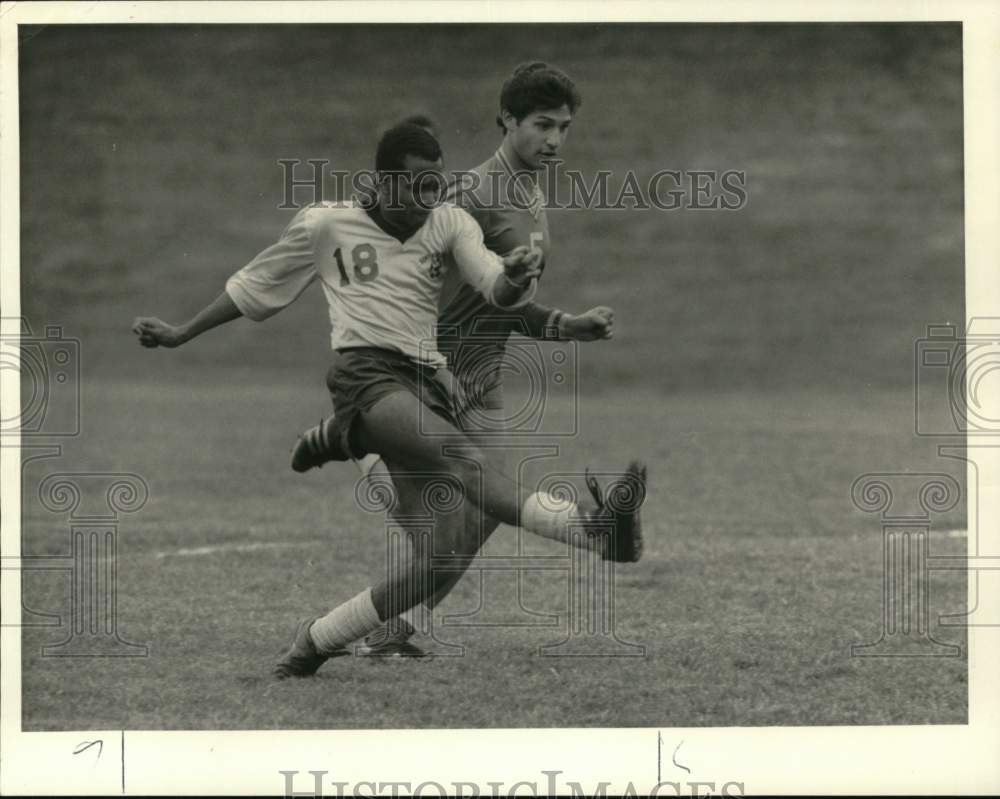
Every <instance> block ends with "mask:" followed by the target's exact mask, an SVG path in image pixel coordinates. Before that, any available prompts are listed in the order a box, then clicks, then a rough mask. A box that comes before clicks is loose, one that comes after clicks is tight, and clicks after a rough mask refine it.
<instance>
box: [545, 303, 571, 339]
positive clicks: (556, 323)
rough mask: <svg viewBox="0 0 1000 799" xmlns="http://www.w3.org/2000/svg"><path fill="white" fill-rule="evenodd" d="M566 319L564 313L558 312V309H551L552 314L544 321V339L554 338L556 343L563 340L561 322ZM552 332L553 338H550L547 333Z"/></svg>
mask: <svg viewBox="0 0 1000 799" xmlns="http://www.w3.org/2000/svg"><path fill="white" fill-rule="evenodd" d="M565 318H566V313H565V311H560V310H559V309H558V308H553V309H552V312H551V313H550V314H549V318H548V319H546V320H545V328H544V330H545V332H546V336H545V337H546V338H550V337H551V338H555V340H556V341H558V340H559V339H561V338H563V333H564V331H563V320H564V319H565ZM550 330H551V331H553V332H554V333H555V336H550V335H549V332H548V331H550Z"/></svg>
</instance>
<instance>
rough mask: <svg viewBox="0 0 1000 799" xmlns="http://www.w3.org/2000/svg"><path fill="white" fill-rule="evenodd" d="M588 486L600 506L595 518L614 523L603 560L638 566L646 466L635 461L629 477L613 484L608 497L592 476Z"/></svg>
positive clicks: (628, 472) (640, 551) (630, 468)
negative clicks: (640, 512)
mask: <svg viewBox="0 0 1000 799" xmlns="http://www.w3.org/2000/svg"><path fill="white" fill-rule="evenodd" d="M586 482H587V488H588V489H590V493H591V494H592V495H593V497H594V501H595V502H597V507H598V511H597V514H596V516H595V518H596V519H599V520H601V521H605V520H610V521H611V522H612V527H611V536H610V538H609V539H608V540H607V545H606V547H605V549H604V551H603V552H602V553H601V557H602V558H603V559H604V560H611V561H614V562H616V563H635V562H636V561H638V560H639V558H641V557H642V519H641V517H640V515H639V509H640V508H641V507H642V503H643V501H644V500H645V499H646V467H645V465H643V464H641V463H639V462H638V461H632V463H630V464H629V466H628V469H627V470H626V471H625V476H624V477H621V478H619V479H618V480H615V481H614V482H613V483H612V484H611V486H610V487H609V489H608V492H607V495H606V496H605V495H604V494H603V493H602V491H601V487H600V486H599V485H598V483H597V480H595V479H594V478H593V477H591V476H590V474H589V472H588V473H587V475H586Z"/></svg>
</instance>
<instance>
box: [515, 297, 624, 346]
mask: <svg viewBox="0 0 1000 799" xmlns="http://www.w3.org/2000/svg"><path fill="white" fill-rule="evenodd" d="M516 313H517V314H518V315H519V316H520V317H521V318H522V319H523V320H524V329H525V332H526V333H527V335H528V336H529V337H531V338H538V339H549V340H551V339H553V338H557V339H559V340H562V341H601V340H603V339H609V338H612V337H613V336H614V323H615V312H614V311H613V310H612V309H611V308H608V307H607V306H605V305H599V306H597V307H596V308H591V309H590V310H589V311H584V312H583V313H582V314H571V313H566V312H565V311H562V310H560V309H559V308H549V307H548V306H546V305H542V304H540V303H537V302H529V303H527V304H525V305H523V306H521V307H519V308H518V309H517V311H516Z"/></svg>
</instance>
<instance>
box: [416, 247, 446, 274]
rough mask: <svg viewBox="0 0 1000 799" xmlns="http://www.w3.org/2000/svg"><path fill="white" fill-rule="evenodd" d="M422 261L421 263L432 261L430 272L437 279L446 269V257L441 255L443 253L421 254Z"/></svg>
mask: <svg viewBox="0 0 1000 799" xmlns="http://www.w3.org/2000/svg"><path fill="white" fill-rule="evenodd" d="M420 263H421V264H426V263H430V265H431V268H430V270H429V271H428V274H429V275H430V276H431V277H432V278H435V279H437V278H439V277H441V273H442V272H443V271H444V258H442V257H441V253H437V252H432V253H428V254H427V255H424V256H421V258H420Z"/></svg>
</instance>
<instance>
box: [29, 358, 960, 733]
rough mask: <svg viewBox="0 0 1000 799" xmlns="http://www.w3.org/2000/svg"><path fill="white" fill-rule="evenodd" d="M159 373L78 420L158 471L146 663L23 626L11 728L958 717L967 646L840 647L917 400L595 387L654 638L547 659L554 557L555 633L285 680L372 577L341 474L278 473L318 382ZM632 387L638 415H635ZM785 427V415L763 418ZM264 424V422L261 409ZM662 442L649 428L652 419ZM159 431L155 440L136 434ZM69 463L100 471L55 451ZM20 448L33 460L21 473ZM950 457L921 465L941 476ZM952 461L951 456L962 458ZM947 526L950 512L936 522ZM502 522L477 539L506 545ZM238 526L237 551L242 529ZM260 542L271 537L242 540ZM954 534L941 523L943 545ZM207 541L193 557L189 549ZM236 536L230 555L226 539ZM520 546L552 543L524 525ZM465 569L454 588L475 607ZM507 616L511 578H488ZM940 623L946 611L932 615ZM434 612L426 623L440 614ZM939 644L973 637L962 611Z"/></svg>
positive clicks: (944, 597) (141, 619)
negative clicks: (861, 484) (17, 704)
mask: <svg viewBox="0 0 1000 799" xmlns="http://www.w3.org/2000/svg"><path fill="white" fill-rule="evenodd" d="M161 356H162V357H163V361H162V363H163V364H164V366H163V367H162V370H163V371H162V372H161V379H160V382H159V384H150V383H118V384H106V383H105V384H102V385H100V386H91V387H90V390H89V391H88V392H87V393H86V395H85V401H86V405H85V407H86V409H87V411H88V415H87V418H88V419H89V420H92V427H91V428H90V429H89V430H88V436H90V435H92V436H99V437H100V440H102V441H103V442H104V444H105V446H104V449H103V452H102V455H101V458H100V461H99V462H100V463H101V464H102V466H103V467H104V468H105V469H107V470H116V469H127V468H128V467H129V464H136V463H141V462H146V463H149V464H150V465H149V466H148V467H146V468H143V469H142V470H141V471H140V474H141V475H142V476H143V477H144V478H145V479H146V480H147V482H148V483H149V486H150V493H151V498H150V501H149V504H148V506H147V507H146V508H145V509H143V510H142V511H141V512H139V513H137V514H136V515H135V516H134V517H126V518H125V519H123V521H122V524H121V534H120V543H119V551H120V559H121V560H120V565H119V573H120V595H119V607H120V621H121V630H122V633H123V636H124V637H125V638H126V639H127V640H130V641H133V642H140V643H148V644H149V645H150V655H149V657H148V658H139V659H129V660H124V659H104V660H99V661H81V660H72V659H58V658H42V657H40V656H39V648H40V646H41V645H43V644H52V643H56V642H58V641H59V640H61V639H62V638H63V637H65V630H39V629H35V630H27V631H26V633H25V639H24V640H25V650H24V670H23V674H24V723H25V727H26V728H27V729H53V728H55V729H66V728H68V729H72V728H101V729H104V728H109V729H110V728H126V729H137V728H139V729H142V728H278V727H286V728H288V727H316V728H341V727H344V728H354V727H362V728H363V727H423V726H431V727H473V726H476V727H478V726H487V727H516V726H590V725H600V726H632V725H649V726H688V725H692V726H699V725H787V724H859V723H865V724H878V723H928V722H936V723H946V722H950V723H960V722H963V721H964V720H965V718H966V665H967V664H966V660H965V658H964V657H963V658H944V659H934V658H916V659H896V658H882V659H872V658H864V659H859V658H853V659H852V658H851V657H850V656H849V646H850V644H852V643H866V642H870V641H874V640H875V639H877V638H878V635H879V630H880V627H881V621H880V619H881V616H880V612H881V611H880V608H881V605H880V601H881V600H880V590H881V579H882V576H881V554H880V553H881V532H880V526H879V523H878V520H877V518H876V517H874V516H866V515H865V514H862V513H861V512H860V511H857V510H855V509H854V508H853V506H852V505H851V502H850V498H849V488H850V484H851V482H852V481H853V479H854V478H855V477H856V476H857V475H858V474H860V473H862V472H865V471H872V470H880V469H886V470H888V469H897V468H899V467H900V466H903V467H904V468H905V469H908V470H911V471H920V470H925V469H928V467H930V466H933V464H934V460H935V459H934V454H933V450H932V449H931V448H929V447H927V446H922V444H923V443H924V442H916V443H914V444H911V445H902V444H901V443H900V442H905V441H906V440H907V438H906V435H905V433H906V430H905V425H904V424H894V425H886V422H885V420H886V419H900V418H905V413H904V411H905V409H906V406H907V400H908V398H907V397H900V396H899V395H897V394H895V393H892V392H878V393H873V394H872V395H870V396H869V398H868V400H869V401H868V403H867V404H866V405H865V407H862V408H858V409H848V408H846V407H843V406H842V405H841V404H840V398H837V397H833V396H830V395H827V394H822V395H810V394H808V393H802V392H800V393H796V394H790V395H786V396H782V397H778V398H775V397H767V396H759V395H757V396H755V395H752V394H748V393H734V394H729V395H718V396H713V397H711V398H684V399H676V398H673V399H671V398H663V397H657V396H655V395H648V396H642V397H633V398H630V399H628V400H626V399H620V398H619V399H611V398H604V399H602V400H600V401H585V402H584V403H583V406H582V408H581V425H582V426H583V429H584V434H583V435H582V436H581V438H580V439H579V440H574V441H572V442H571V443H570V444H569V445H568V446H566V447H565V450H564V451H565V455H566V458H567V462H568V464H569V465H570V466H571V468H574V469H581V470H582V468H583V467H584V466H586V465H591V466H597V467H600V466H605V467H608V466H614V465H616V464H621V463H623V462H624V460H625V458H626V457H627V456H628V455H629V454H630V453H632V452H634V451H637V450H642V451H643V452H644V453H645V455H646V456H647V457H648V459H649V461H650V463H651V478H652V484H651V491H650V495H649V499H648V502H647V505H646V511H645V519H646V530H647V551H646V555H645V557H644V559H643V560H642V561H641V562H640V563H639V564H637V565H635V566H628V567H626V566H621V567H619V568H618V571H617V573H616V574H617V586H618V588H617V605H616V612H617V614H618V624H617V632H618V634H619V636H620V637H621V638H622V639H624V640H626V641H629V642H635V643H640V644H643V645H645V646H646V647H647V653H646V657H644V658H613V659H607V658H589V659H582V660H580V659H568V658H550V657H544V658H542V657H539V656H538V654H537V647H538V646H539V645H540V644H545V643H552V642H553V641H556V640H559V638H560V636H559V635H558V631H559V629H565V623H566V587H567V584H566V579H567V578H566V576H565V574H559V575H558V576H555V577H554V576H552V574H551V573H542V572H534V573H528V574H527V576H526V578H525V589H526V590H525V595H524V604H525V605H526V606H527V607H529V608H531V609H533V610H536V611H539V612H547V613H556V614H560V628H558V629H553V628H544V629H535V630H530V629H515V628H508V629H482V628H479V629H469V628H465V629H463V628H460V627H445V628H443V629H441V630H440V632H441V635H442V637H443V638H444V639H445V640H447V641H448V642H451V643H462V644H465V645H466V647H467V649H466V652H465V656H464V657H459V658H441V659H438V660H436V661H433V662H430V661H420V662H416V661H403V662H396V661H394V662H388V663H377V662H372V661H370V660H362V661H353V660H349V661H333V662H331V663H329V664H327V665H326V666H325V667H324V668H323V669H322V670H321V672H320V674H319V676H318V678H317V679H315V680H311V681H306V682H303V683H293V684H289V683H274V682H272V681H271V680H270V679H269V676H268V670H269V668H270V666H271V665H272V663H273V661H274V659H275V655H276V654H277V653H278V651H279V650H280V649H281V648H282V646H283V645H284V644H285V643H286V639H287V637H288V635H289V631H290V627H291V626H292V624H293V622H294V620H295V619H296V618H298V617H300V616H302V615H304V614H305V613H307V612H311V611H315V612H320V611H322V610H323V609H324V608H325V607H326V606H327V605H330V604H332V603H335V602H336V601H338V600H340V599H342V598H346V597H347V596H349V595H352V594H353V593H355V592H357V591H358V590H360V589H361V588H363V587H364V586H365V585H366V584H368V583H369V582H370V581H371V578H372V576H373V575H376V576H377V575H378V574H380V573H381V572H380V569H382V568H383V566H382V564H383V561H384V547H385V544H384V541H385V538H384V533H383V531H382V526H381V520H380V519H379V518H378V517H375V516H372V515H368V516H365V515H363V514H361V513H359V512H358V510H357V509H356V508H355V507H354V503H353V493H352V490H351V489H352V485H353V472H352V470H351V469H349V468H340V469H339V470H338V469H337V468H335V467H328V468H326V469H324V470H322V471H321V472H317V473H310V474H308V475H305V476H300V475H296V474H294V473H293V472H291V471H290V470H289V469H288V467H287V463H286V457H285V456H286V450H287V447H288V445H289V442H290V440H292V439H293V434H294V429H295V426H294V424H293V423H292V421H291V420H293V419H304V418H309V412H310V411H311V410H312V409H313V408H314V406H315V405H316V401H315V400H316V398H315V395H316V394H317V393H318V392H317V391H316V390H315V389H313V388H311V387H309V386H294V387H293V386H285V387H280V388H279V387H271V388H264V389H262V388H261V387H260V386H257V385H254V384H240V383H227V384H226V385H222V386H206V385H198V386H194V385H192V384H190V383H188V382H187V381H185V380H184V379H183V378H181V377H180V376H178V381H177V382H175V381H174V375H173V370H172V369H171V368H170V367H169V366H167V365H165V364H166V363H167V361H168V359H169V357H170V356H169V354H165V353H157V354H156V357H161ZM639 399H641V400H643V407H645V408H648V409H649V411H648V413H646V414H644V415H643V416H641V417H640V416H637V415H635V414H633V413H631V412H630V410H631V409H632V408H634V407H635V403H636V401H637V400H639ZM776 419H780V420H781V422H782V423H781V424H780V425H776V424H775V420H776ZM263 420H266V422H267V423H263ZM646 429H653V430H656V431H657V433H656V435H655V437H654V438H649V437H648V436H647V440H648V443H647V444H646V445H645V446H641V447H640V446H638V445H637V444H636V443H634V442H636V441H639V440H641V438H642V435H643V431H644V430H646ZM151 451H155V452H157V453H158V454H159V456H158V457H157V458H156V459H155V465H154V463H153V461H154V459H152V458H150V457H149V456H148V453H149V452H151ZM59 465H60V468H67V469H68V470H70V471H72V470H74V469H75V468H77V467H81V466H88V467H90V468H93V467H94V465H95V460H94V455H93V453H87V452H85V451H84V450H81V449H79V448H74V447H72V446H70V447H68V448H67V452H66V455H65V457H64V458H63V459H62V460H61V461H60V464H59ZM29 468H30V467H29ZM937 468H939V467H935V470H937ZM952 471H953V473H954V474H956V476H957V475H958V472H957V471H955V470H952ZM35 508H36V510H35V511H34V512H32V513H30V514H29V523H28V529H27V535H28V540H29V541H30V542H31V543H30V545H29V550H30V551H31V552H33V553H35V554H51V555H54V554H61V553H64V552H65V551H66V546H67V544H66V541H67V534H66V529H65V527H64V526H63V523H62V521H61V519H59V518H58V517H56V516H54V515H52V514H48V513H46V512H44V511H40V510H37V504H36V505H35ZM935 523H936V524H938V525H939V526H938V529H939V530H942V529H944V528H947V527H955V526H958V527H960V526H961V525H962V523H963V519H962V517H961V515H960V514H959V515H956V516H954V517H952V518H944V519H941V520H939V521H937V522H935ZM513 541H514V531H513V530H511V529H509V528H503V529H502V530H501V531H500V532H499V533H498V534H497V536H496V537H495V539H494V540H493V541H491V542H490V545H489V548H488V552H489V553H491V554H506V553H509V552H511V551H512V547H513ZM247 545H250V547H247ZM253 545H264V547H265V548H259V549H253V548H252V547H253ZM964 545H965V542H964V540H963V539H950V538H946V537H944V536H943V535H941V534H940V533H939V534H937V535H935V536H934V537H933V540H932V544H931V547H932V551H935V552H936V553H939V554H948V553H951V554H954V553H957V552H960V551H961V550H962V548H963V547H964ZM204 547H219V550H217V551H214V552H210V553H205V554H188V555H185V554H184V552H183V550H198V549H199V548H204ZM227 547H231V549H227ZM528 549H529V551H531V552H534V553H545V554H553V553H557V552H558V551H559V549H558V547H557V545H555V544H550V543H548V542H539V543H532V544H531V545H530V547H529V548H528ZM935 574H936V575H944V574H947V575H952V576H949V577H947V578H944V577H938V576H934V577H933V582H932V589H931V590H932V593H931V608H932V613H933V614H937V613H946V612H956V611H960V610H961V609H962V608H963V607H964V604H965V590H966V589H965V579H964V576H962V575H961V573H954V572H948V573H945V572H941V573H935ZM477 590H478V583H477V579H476V578H475V577H473V576H467V577H466V578H465V579H464V581H463V582H462V583H460V584H459V587H458V589H457V590H456V592H455V593H454V594H453V596H452V597H451V598H450V599H449V601H448V602H447V603H446V604H445V605H444V606H442V608H441V610H442V611H444V612H445V613H454V614H459V613H464V612H469V611H471V610H473V609H474V608H475V607H476V604H477V601H476V600H477V594H476V592H477ZM68 591H69V587H68V581H66V580H62V581H60V580H59V579H58V578H55V577H52V576H49V577H42V576H31V575H29V577H28V578H27V581H26V595H25V598H26V601H27V603H28V605H29V607H32V608H35V609H38V610H45V609H50V610H51V609H53V608H59V607H66V602H68ZM488 596H489V597H490V598H491V600H492V601H494V602H495V603H497V604H496V605H494V606H491V607H490V610H491V611H492V610H495V611H496V613H497V614H501V615H502V614H504V613H511V612H513V611H516V609H517V608H516V606H515V605H514V604H513V601H514V600H513V597H512V596H511V595H510V594H509V593H506V594H500V593H497V592H494V593H492V594H488ZM932 618H936V615H935V616H933V617H932ZM438 620H439V621H440V617H439V619H438ZM934 634H935V636H936V637H937V638H939V639H940V640H942V641H947V642H951V643H959V644H961V643H963V637H964V636H962V635H960V634H957V633H956V631H954V629H952V630H950V631H949V630H948V629H946V628H937V626H936V625H935V628H934Z"/></svg>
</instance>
